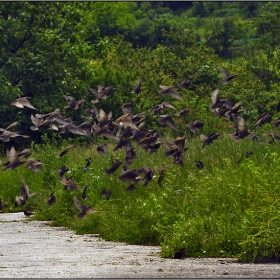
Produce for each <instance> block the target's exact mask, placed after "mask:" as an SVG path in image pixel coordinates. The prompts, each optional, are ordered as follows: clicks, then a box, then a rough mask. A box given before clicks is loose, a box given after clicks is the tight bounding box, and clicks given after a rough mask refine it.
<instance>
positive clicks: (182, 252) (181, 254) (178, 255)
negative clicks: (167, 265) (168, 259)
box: [173, 247, 186, 259]
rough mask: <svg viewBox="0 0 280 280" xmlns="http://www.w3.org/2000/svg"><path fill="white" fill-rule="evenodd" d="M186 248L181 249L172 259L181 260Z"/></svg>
mask: <svg viewBox="0 0 280 280" xmlns="http://www.w3.org/2000/svg"><path fill="white" fill-rule="evenodd" d="M185 250H186V247H183V248H181V249H180V250H179V251H178V252H175V254H174V256H173V259H182V258H183V257H184V255H185Z"/></svg>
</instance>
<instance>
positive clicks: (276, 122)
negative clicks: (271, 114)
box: [271, 117, 280, 127]
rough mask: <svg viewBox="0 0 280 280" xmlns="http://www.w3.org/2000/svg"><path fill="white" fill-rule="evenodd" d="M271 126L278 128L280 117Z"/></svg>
mask: <svg viewBox="0 0 280 280" xmlns="http://www.w3.org/2000/svg"><path fill="white" fill-rule="evenodd" d="M271 124H272V125H273V126H274V127H278V126H279V125H280V117H279V118H278V119H277V120H275V121H272V122H271Z"/></svg>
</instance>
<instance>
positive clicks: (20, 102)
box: [11, 97, 37, 110]
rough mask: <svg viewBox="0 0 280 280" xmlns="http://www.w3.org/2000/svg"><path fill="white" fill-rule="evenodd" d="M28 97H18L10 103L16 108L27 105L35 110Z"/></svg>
mask: <svg viewBox="0 0 280 280" xmlns="http://www.w3.org/2000/svg"><path fill="white" fill-rule="evenodd" d="M28 99H30V97H20V98H18V99H16V100H15V101H14V102H12V103H11V105H14V106H16V107H18V108H24V107H28V108H31V109H34V110H37V109H36V108H35V107H33V105H32V104H31V103H30V102H29V101H28Z"/></svg>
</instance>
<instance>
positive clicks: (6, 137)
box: [0, 122, 30, 142]
mask: <svg viewBox="0 0 280 280" xmlns="http://www.w3.org/2000/svg"><path fill="white" fill-rule="evenodd" d="M16 125H18V122H13V123H12V124H10V125H9V126H8V127H7V128H0V131H2V133H1V134H0V140H2V141H3V142H9V141H10V140H11V138H15V137H18V136H21V137H23V138H29V137H30V136H28V135H22V134H20V133H21V132H19V131H16V132H13V131H10V130H9V129H10V128H13V127H15V126H16Z"/></svg>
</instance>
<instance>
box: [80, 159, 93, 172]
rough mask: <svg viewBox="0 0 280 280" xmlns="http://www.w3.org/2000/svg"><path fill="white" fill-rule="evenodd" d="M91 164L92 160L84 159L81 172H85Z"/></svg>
mask: <svg viewBox="0 0 280 280" xmlns="http://www.w3.org/2000/svg"><path fill="white" fill-rule="evenodd" d="M91 162H92V158H86V164H85V165H84V166H83V167H82V170H83V171H84V172H86V171H87V170H88V168H89V166H90V164H91Z"/></svg>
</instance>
